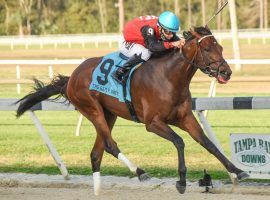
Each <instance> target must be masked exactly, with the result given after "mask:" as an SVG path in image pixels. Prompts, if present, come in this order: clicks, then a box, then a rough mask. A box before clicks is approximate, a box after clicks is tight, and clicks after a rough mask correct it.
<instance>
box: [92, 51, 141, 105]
mask: <svg viewBox="0 0 270 200" xmlns="http://www.w3.org/2000/svg"><path fill="white" fill-rule="evenodd" d="M127 59H128V58H127V57H126V56H124V55H123V54H121V53H120V52H118V51H117V52H113V53H110V54H108V55H105V56H104V57H103V59H102V61H101V62H100V63H99V65H98V66H97V67H96V69H95V70H94V72H93V75H92V82H91V83H90V86H89V89H90V90H96V91H98V92H101V93H104V94H107V95H109V96H112V97H115V98H118V100H119V101H120V102H125V100H124V95H123V86H122V85H121V84H119V83H118V82H117V81H115V80H114V79H113V78H112V76H111V74H112V73H113V72H114V71H115V70H117V68H118V67H121V66H123V64H124V63H125V62H126V61H127ZM138 66H139V65H137V66H136V67H133V68H132V69H131V72H130V74H129V77H128V79H127V82H126V88H125V89H126V100H128V101H130V102H131V96H130V79H131V76H132V74H133V72H134V71H135V69H137V68H138Z"/></svg>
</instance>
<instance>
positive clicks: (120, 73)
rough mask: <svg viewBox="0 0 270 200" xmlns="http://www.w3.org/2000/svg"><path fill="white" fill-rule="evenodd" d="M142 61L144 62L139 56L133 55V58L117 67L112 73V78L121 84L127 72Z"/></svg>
mask: <svg viewBox="0 0 270 200" xmlns="http://www.w3.org/2000/svg"><path fill="white" fill-rule="evenodd" d="M143 61H144V60H143V59H142V58H141V56H137V55H136V54H135V55H134V56H132V57H130V58H129V59H128V60H127V62H126V63H125V64H124V65H123V66H122V67H119V68H118V69H117V70H116V71H115V72H113V73H112V78H113V79H114V80H116V81H117V82H118V83H120V84H122V83H123V80H124V77H125V76H126V75H127V74H128V72H129V71H130V70H131V69H132V68H133V67H135V66H136V65H137V64H139V63H141V62H143Z"/></svg>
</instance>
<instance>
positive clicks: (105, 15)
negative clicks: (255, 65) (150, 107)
mask: <svg viewBox="0 0 270 200" xmlns="http://www.w3.org/2000/svg"><path fill="white" fill-rule="evenodd" d="M268 1H269V0H268ZM268 1H267V0H252V1H247V0H237V1H236V11H237V16H238V26H239V28H259V25H260V19H261V24H263V27H264V28H266V27H268V24H269V20H268V16H269V15H268V14H269V3H268ZM121 2H122V4H123V6H124V12H123V13H124V16H123V17H124V21H129V20H131V19H132V18H134V17H137V16H141V15H156V16H158V15H159V14H160V13H161V12H163V11H165V10H170V11H172V12H175V13H176V14H177V15H178V16H179V17H180V20H181V24H182V30H186V29H188V28H189V27H191V26H201V25H204V20H206V21H207V20H208V19H209V18H210V17H211V16H212V15H213V14H214V12H215V10H216V9H217V7H218V6H220V5H221V4H222V2H223V3H224V2H225V0H218V1H212V0H189V1H187V0H157V1H153V0H121V1H120V3H121ZM117 3H119V0H0V35H24V34H76V33H106V32H110V33H117V32H119V29H120V26H119V16H120V15H119V9H118V7H117V6H116V5H117ZM260 5H262V6H263V7H260ZM203 7H204V8H205V12H204V10H203V9H202V8H203ZM180 11H181V12H180ZM262 12H263V13H262ZM260 13H261V14H260ZM189 16H190V19H189ZM209 27H210V28H211V29H220V30H223V29H228V28H229V27H230V18H229V11H228V8H227V7H226V8H225V9H224V10H223V11H222V12H221V13H220V15H219V16H218V17H217V19H216V20H213V21H211V23H210V24H209Z"/></svg>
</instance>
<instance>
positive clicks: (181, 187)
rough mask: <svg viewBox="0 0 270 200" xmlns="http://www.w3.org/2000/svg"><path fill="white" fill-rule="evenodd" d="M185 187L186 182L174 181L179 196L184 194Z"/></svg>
mask: <svg viewBox="0 0 270 200" xmlns="http://www.w3.org/2000/svg"><path fill="white" fill-rule="evenodd" d="M186 186H187V184H186V181H185V182H183V181H182V182H181V181H176V189H177V190H178V192H179V193H180V194H184V193H185V191H186Z"/></svg>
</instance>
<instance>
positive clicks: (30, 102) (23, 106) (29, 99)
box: [15, 75, 69, 117]
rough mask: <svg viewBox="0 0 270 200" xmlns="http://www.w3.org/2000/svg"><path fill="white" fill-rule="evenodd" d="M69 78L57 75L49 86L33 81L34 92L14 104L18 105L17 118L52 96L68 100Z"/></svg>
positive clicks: (36, 80)
mask: <svg viewBox="0 0 270 200" xmlns="http://www.w3.org/2000/svg"><path fill="white" fill-rule="evenodd" d="M68 80H69V77H68V76H63V75H58V76H56V77H55V78H54V79H53V80H52V81H51V83H50V84H48V85H45V84H44V83H43V82H41V81H40V80H38V79H34V81H35V87H34V91H33V92H31V93H29V94H28V95H26V96H25V97H23V98H21V99H20V100H18V101H17V102H16V103H15V104H17V103H20V105H19V107H18V109H17V117H20V116H21V115H23V113H24V112H25V111H27V110H29V109H30V108H32V107H33V106H34V105H36V104H37V103H39V102H41V101H43V100H46V99H48V98H49V97H51V96H53V95H57V94H58V96H57V97H56V98H55V99H58V98H60V97H61V96H63V97H65V98H66V99H67V100H68V97H67V94H66V89H67V83H68Z"/></svg>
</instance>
